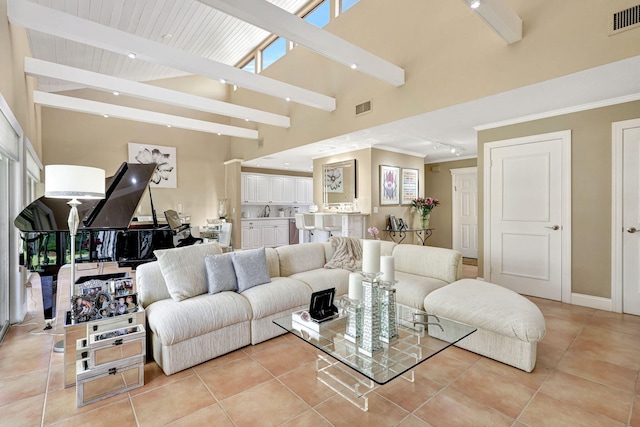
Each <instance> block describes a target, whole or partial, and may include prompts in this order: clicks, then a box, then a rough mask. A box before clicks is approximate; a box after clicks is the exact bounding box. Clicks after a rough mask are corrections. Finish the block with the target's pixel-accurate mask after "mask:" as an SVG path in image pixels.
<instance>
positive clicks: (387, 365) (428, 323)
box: [273, 312, 476, 411]
mask: <svg viewBox="0 0 640 427" xmlns="http://www.w3.org/2000/svg"><path fill="white" fill-rule="evenodd" d="M411 315H412V317H411V319H410V320H405V321H402V320H401V321H400V322H399V323H398V337H397V338H395V339H393V340H392V341H391V342H390V343H388V344H387V343H382V349H381V350H377V351H376V352H375V353H374V354H373V356H372V357H369V356H366V355H365V354H363V353H361V352H360V351H359V350H358V344H357V342H356V343H354V342H352V340H350V339H347V338H345V328H346V323H347V319H346V317H340V318H338V319H335V320H330V321H328V322H325V323H323V324H322V326H321V328H322V329H321V330H320V331H315V330H313V329H311V328H308V327H307V326H305V325H304V324H302V323H298V322H296V321H293V320H292V318H291V316H288V317H283V318H280V319H276V320H274V321H273V322H274V323H275V324H276V325H278V326H280V327H281V328H283V329H285V330H286V331H288V332H289V333H291V334H293V335H295V336H296V337H298V338H300V339H302V340H304V341H306V342H307V343H309V344H311V345H312V346H314V347H315V348H316V349H318V350H319V351H318V356H317V359H316V378H317V379H318V381H320V382H322V383H323V384H325V385H327V386H328V387H329V388H331V389H332V390H333V391H335V392H336V393H338V394H339V395H341V396H342V397H344V398H345V399H347V400H348V401H350V402H351V403H353V404H354V405H355V406H357V407H358V408H360V409H362V410H363V411H367V410H368V408H369V399H368V397H367V395H368V394H369V393H371V392H372V391H373V390H375V389H376V388H377V387H378V386H380V385H383V384H386V383H388V382H389V381H391V380H393V379H395V378H397V377H400V376H401V377H403V378H404V379H405V380H407V381H410V382H413V381H414V375H413V368H415V367H416V366H418V365H419V364H421V363H422V362H424V361H425V360H428V359H430V358H431V357H433V356H435V355H436V354H438V353H440V352H441V351H442V350H444V349H446V348H448V347H450V346H451V345H453V344H455V343H456V342H458V341H460V340H461V339H463V338H465V337H467V336H469V335H470V334H472V333H473V332H475V331H476V328H474V327H472V326H469V325H465V324H463V323H459V322H455V321H452V320H448V319H444V318H442V317H436V316H433V315H428V314H427V313H420V312H416V313H411ZM349 338H350V337H349Z"/></svg>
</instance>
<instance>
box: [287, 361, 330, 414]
mask: <svg viewBox="0 0 640 427" xmlns="http://www.w3.org/2000/svg"><path fill="white" fill-rule="evenodd" d="M278 380H280V382H282V383H283V384H284V385H285V386H287V387H288V388H289V389H290V390H291V391H293V392H294V393H295V394H297V395H298V396H300V398H302V400H304V401H305V402H307V404H309V406H316V405H317V404H319V403H321V402H324V401H325V400H327V399H329V398H331V397H332V396H333V395H334V394H335V392H334V391H333V390H331V389H330V388H329V387H327V386H326V385H324V384H323V383H321V382H320V381H318V380H317V379H316V364H315V362H312V363H306V364H304V365H302V366H300V367H299V368H297V369H294V370H293V371H290V372H288V373H286V374H284V375H281V376H280V377H278Z"/></svg>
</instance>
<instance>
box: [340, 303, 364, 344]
mask: <svg viewBox="0 0 640 427" xmlns="http://www.w3.org/2000/svg"><path fill="white" fill-rule="evenodd" d="M344 308H345V310H346V312H347V328H346V330H345V333H344V339H346V340H347V341H350V342H352V343H357V342H358V340H359V339H360V337H361V336H362V304H361V303H360V301H358V300H355V299H347V301H346V303H345V305H344Z"/></svg>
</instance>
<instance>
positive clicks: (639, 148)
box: [619, 120, 640, 315]
mask: <svg viewBox="0 0 640 427" xmlns="http://www.w3.org/2000/svg"><path fill="white" fill-rule="evenodd" d="M634 122H636V123H635V124H633V123H629V126H630V127H628V128H625V129H623V130H622V229H621V230H620V229H619V230H620V232H621V233H622V281H623V289H622V290H623V299H622V311H623V312H624V313H629V314H635V315H640V170H639V168H640V120H635V121H634Z"/></svg>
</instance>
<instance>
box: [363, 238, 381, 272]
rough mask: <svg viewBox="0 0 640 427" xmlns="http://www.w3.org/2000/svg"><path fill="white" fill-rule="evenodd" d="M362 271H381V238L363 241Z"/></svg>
mask: <svg viewBox="0 0 640 427" xmlns="http://www.w3.org/2000/svg"><path fill="white" fill-rule="evenodd" d="M362 271H363V272H364V273H379V272H380V240H364V241H363V242H362Z"/></svg>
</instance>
